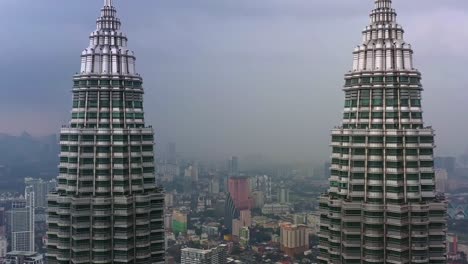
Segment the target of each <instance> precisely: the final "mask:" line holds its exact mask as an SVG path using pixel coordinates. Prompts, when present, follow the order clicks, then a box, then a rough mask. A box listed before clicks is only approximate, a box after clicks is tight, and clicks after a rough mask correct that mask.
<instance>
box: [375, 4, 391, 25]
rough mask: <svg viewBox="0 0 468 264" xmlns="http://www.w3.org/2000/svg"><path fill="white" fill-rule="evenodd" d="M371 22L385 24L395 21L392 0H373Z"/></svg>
mask: <svg viewBox="0 0 468 264" xmlns="http://www.w3.org/2000/svg"><path fill="white" fill-rule="evenodd" d="M370 17H371V23H378V24H382V23H384V24H387V23H394V22H396V12H395V9H393V8H392V0H375V8H374V10H372V12H371V14H370Z"/></svg>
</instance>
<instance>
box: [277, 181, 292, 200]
mask: <svg viewBox="0 0 468 264" xmlns="http://www.w3.org/2000/svg"><path fill="white" fill-rule="evenodd" d="M276 195H277V198H278V203H280V204H287V203H289V189H288V188H287V187H286V185H285V184H284V183H283V182H281V184H280V186H279V187H278V192H277V194H276Z"/></svg>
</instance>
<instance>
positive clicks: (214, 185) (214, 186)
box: [209, 177, 220, 194]
mask: <svg viewBox="0 0 468 264" xmlns="http://www.w3.org/2000/svg"><path fill="white" fill-rule="evenodd" d="M219 191H220V190H219V179H218V178H216V177H213V178H212V179H211V180H210V185H209V192H210V193H212V194H217V193H219Z"/></svg>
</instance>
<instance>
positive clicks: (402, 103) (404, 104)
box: [400, 99, 409, 106]
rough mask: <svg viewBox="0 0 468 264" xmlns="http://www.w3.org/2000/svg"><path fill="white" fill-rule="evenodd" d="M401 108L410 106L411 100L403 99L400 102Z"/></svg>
mask: <svg viewBox="0 0 468 264" xmlns="http://www.w3.org/2000/svg"><path fill="white" fill-rule="evenodd" d="M400 106H409V100H408V99H401V100H400Z"/></svg>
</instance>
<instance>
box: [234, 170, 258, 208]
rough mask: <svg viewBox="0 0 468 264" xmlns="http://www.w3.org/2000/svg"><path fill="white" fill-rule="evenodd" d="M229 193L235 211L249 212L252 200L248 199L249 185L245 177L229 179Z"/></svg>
mask: <svg viewBox="0 0 468 264" xmlns="http://www.w3.org/2000/svg"><path fill="white" fill-rule="evenodd" d="M229 193H230V194H231V197H232V200H233V201H234V205H235V207H236V209H237V210H250V209H252V207H253V199H252V197H250V185H249V179H248V178H247V177H231V178H230V179H229Z"/></svg>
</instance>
